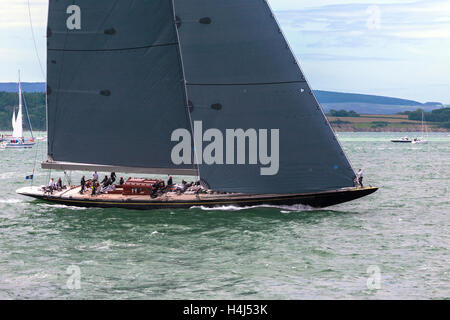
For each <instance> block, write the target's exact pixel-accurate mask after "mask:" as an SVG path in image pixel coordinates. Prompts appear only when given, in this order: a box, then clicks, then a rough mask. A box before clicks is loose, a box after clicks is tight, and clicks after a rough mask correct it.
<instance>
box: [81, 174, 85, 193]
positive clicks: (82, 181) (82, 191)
mask: <svg viewBox="0 0 450 320" xmlns="http://www.w3.org/2000/svg"><path fill="white" fill-rule="evenodd" d="M80 184H81V190H80V193H84V189H85V187H86V178H85V177H84V176H83V177H82V178H81V183H80Z"/></svg>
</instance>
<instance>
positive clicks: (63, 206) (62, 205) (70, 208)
mask: <svg viewBox="0 0 450 320" xmlns="http://www.w3.org/2000/svg"><path fill="white" fill-rule="evenodd" d="M39 206H40V207H44V208H53V209H68V210H75V211H79V210H87V209H88V208H84V207H74V206H66V205H64V204H47V203H42V204H39Z"/></svg>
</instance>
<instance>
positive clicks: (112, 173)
mask: <svg viewBox="0 0 450 320" xmlns="http://www.w3.org/2000/svg"><path fill="white" fill-rule="evenodd" d="M111 181H112V183H111V184H113V183H114V182H116V173H115V172H111Z"/></svg>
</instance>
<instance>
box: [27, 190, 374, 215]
mask: <svg viewBox="0 0 450 320" xmlns="http://www.w3.org/2000/svg"><path fill="white" fill-rule="evenodd" d="M377 190H378V188H372V187H371V188H352V189H345V190H336V191H327V192H317V193H305V194H296V195H273V196H265V195H262V196H257V195H249V196H239V197H231V196H230V197H229V198H222V199H208V200H203V199H201V200H198V199H197V200H192V201H158V200H157V199H156V200H150V199H142V200H139V201H137V200H130V201H127V200H125V201H124V200H104V199H96V198H95V197H94V198H87V199H70V198H62V197H55V196H49V195H33V194H24V193H22V194H23V195H26V196H30V197H33V198H37V199H40V200H44V201H46V202H50V203H56V204H63V205H67V206H78V207H96V208H124V209H133V210H155V209H181V208H191V207H196V206H203V207H211V208H213V207H218V206H237V207H250V206H259V205H272V206H291V205H305V206H309V207H313V208H325V207H329V206H333V205H337V204H340V203H344V202H348V201H352V200H356V199H359V198H362V197H365V196H368V195H370V194H372V193H374V192H376V191H377Z"/></svg>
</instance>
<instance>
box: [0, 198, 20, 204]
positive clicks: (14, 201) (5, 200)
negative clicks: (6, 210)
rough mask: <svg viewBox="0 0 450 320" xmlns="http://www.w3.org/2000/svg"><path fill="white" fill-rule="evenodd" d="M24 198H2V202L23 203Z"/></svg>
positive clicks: (0, 201) (0, 200)
mask: <svg viewBox="0 0 450 320" xmlns="http://www.w3.org/2000/svg"><path fill="white" fill-rule="evenodd" d="M22 202H24V201H23V200H20V199H0V203H7V204H14V203H22Z"/></svg>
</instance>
